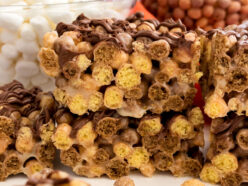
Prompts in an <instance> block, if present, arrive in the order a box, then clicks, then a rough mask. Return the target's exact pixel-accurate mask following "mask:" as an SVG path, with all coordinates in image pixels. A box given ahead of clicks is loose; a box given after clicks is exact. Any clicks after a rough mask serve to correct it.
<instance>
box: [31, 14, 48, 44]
mask: <svg viewBox="0 0 248 186" xmlns="http://www.w3.org/2000/svg"><path fill="white" fill-rule="evenodd" d="M30 24H31V25H32V26H33V28H34V30H35V32H36V33H37V35H38V36H39V39H40V40H43V36H44V35H45V33H46V32H49V31H51V28H50V26H49V23H48V21H47V19H46V18H44V17H43V16H36V17H34V18H32V19H31V20H30Z"/></svg>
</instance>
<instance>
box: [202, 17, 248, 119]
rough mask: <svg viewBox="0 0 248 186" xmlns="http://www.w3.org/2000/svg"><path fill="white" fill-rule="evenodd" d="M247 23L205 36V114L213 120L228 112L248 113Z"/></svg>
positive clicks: (203, 63)
mask: <svg viewBox="0 0 248 186" xmlns="http://www.w3.org/2000/svg"><path fill="white" fill-rule="evenodd" d="M247 28H248V22H245V23H243V24H241V25H239V26H236V25H233V26H228V27H226V28H225V29H222V30H220V29H215V30H211V31H209V32H207V33H205V34H204V35H205V36H202V38H203V39H202V41H203V42H202V43H204V45H205V47H204V55H203V57H202V63H201V66H202V69H203V72H204V78H203V81H202V88H203V93H204V96H205V100H206V105H205V113H206V114H207V115H208V116H209V117H210V118H212V119H215V118H219V117H226V116H227V115H228V113H229V112H235V113H236V114H237V115H246V116H248V100H247V89H248V71H247V69H248V66H247V64H248V63H247V62H248V53H247V49H248V43H247V35H248V34H247V31H246V30H247Z"/></svg>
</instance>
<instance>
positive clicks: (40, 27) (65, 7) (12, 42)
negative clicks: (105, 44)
mask: <svg viewBox="0 0 248 186" xmlns="http://www.w3.org/2000/svg"><path fill="white" fill-rule="evenodd" d="M133 2H134V0H126V1H122V0H118V3H117V2H116V0H115V2H112V1H108V2H106V1H96V2H95V1H82V0H0V85H3V84H5V83H9V82H10V81H12V80H13V79H18V80H19V81H20V82H21V83H22V84H23V85H24V86H25V87H26V88H28V87H33V86H39V87H41V88H42V89H43V90H45V91H47V90H52V89H53V88H54V81H53V80H52V78H49V77H48V76H46V75H45V74H44V73H43V72H42V71H41V69H40V68H39V63H38V59H37V55H38V52H39V49H40V48H41V46H42V38H43V36H44V34H45V33H46V32H48V31H51V30H54V28H55V26H56V24H58V23H59V22H61V21H64V22H67V23H70V22H71V21H72V20H74V19H75V18H76V16H77V15H79V13H81V12H84V13H85V14H87V15H88V16H90V17H94V18H106V17H118V18H124V17H126V16H127V15H128V13H129V10H130V8H131V5H132V3H133Z"/></svg>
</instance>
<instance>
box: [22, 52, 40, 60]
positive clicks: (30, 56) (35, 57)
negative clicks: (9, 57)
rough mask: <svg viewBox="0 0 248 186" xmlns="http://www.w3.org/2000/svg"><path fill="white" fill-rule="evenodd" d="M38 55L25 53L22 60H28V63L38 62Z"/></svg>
mask: <svg viewBox="0 0 248 186" xmlns="http://www.w3.org/2000/svg"><path fill="white" fill-rule="evenodd" d="M37 57H38V56H37V54H32V55H31V54H25V53H23V54H22V58H23V59H24V60H27V61H34V62H35V61H37Z"/></svg>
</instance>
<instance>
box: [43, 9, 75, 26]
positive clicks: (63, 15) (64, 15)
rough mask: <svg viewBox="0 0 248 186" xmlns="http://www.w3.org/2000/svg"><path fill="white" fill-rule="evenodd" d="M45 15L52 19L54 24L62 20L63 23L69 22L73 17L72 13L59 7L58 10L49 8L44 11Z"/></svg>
mask: <svg viewBox="0 0 248 186" xmlns="http://www.w3.org/2000/svg"><path fill="white" fill-rule="evenodd" d="M46 15H47V17H49V19H50V20H51V21H53V22H54V23H55V24H58V23H59V22H64V23H67V24H69V23H71V22H72V21H73V19H74V16H73V15H74V13H72V12H70V11H69V10H68V11H65V10H64V9H59V10H49V9H48V11H47V12H46Z"/></svg>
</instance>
